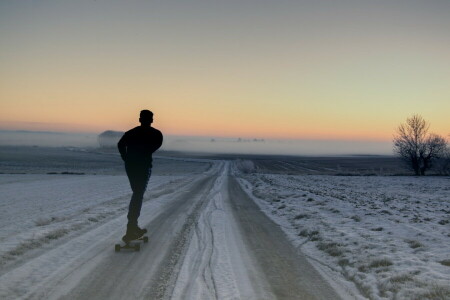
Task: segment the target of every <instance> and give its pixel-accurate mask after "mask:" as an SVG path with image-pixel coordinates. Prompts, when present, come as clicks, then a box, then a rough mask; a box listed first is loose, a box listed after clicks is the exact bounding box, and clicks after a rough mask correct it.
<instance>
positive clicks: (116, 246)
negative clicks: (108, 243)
mask: <svg viewBox="0 0 450 300" xmlns="http://www.w3.org/2000/svg"><path fill="white" fill-rule="evenodd" d="M114 250H115V251H116V252H120V245H119V244H116V245H115V246H114Z"/></svg>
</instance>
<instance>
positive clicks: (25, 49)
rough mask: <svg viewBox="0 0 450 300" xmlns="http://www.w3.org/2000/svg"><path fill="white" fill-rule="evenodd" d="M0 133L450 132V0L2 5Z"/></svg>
mask: <svg viewBox="0 0 450 300" xmlns="http://www.w3.org/2000/svg"><path fill="white" fill-rule="evenodd" d="M0 39H1V47H0V129H4V130H5V129H6V130H17V129H22V130H23V129H25V130H47V131H70V132H101V131H103V130H107V129H113V130H120V131H125V130H127V129H129V128H131V127H133V126H136V125H138V123H137V119H138V113H139V110H141V109H144V108H147V109H150V110H152V111H153V112H154V113H155V123H154V127H156V128H158V129H160V130H161V131H163V133H165V134H172V135H201V136H219V137H220V136H223V137H243V138H245V137H251V138H286V139H356V140H362V139H364V140H390V139H391V138H392V135H393V133H394V130H395V129H396V127H397V126H398V125H399V123H401V122H404V121H405V119H406V118H407V117H409V116H411V115H412V114H416V113H417V114H420V115H422V116H423V117H424V118H425V119H426V120H428V121H429V122H430V123H431V130H432V131H433V132H436V133H438V134H441V135H443V136H447V135H448V134H450V121H449V120H450V113H449V112H450V1H448V0H440V1H438V0H428V1H415V0H400V1H395V0H389V1H383V0H379V1H362V0H358V1H339V0H333V1H300V0H299V1H284V0H277V1H275V0H274V1H263V0H258V1H256V0H252V1H245V0H240V1H233V0H232V1H229V0H226V1H225V0H223V1H1V2H0Z"/></svg>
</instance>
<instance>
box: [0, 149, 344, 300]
mask: <svg viewBox="0 0 450 300" xmlns="http://www.w3.org/2000/svg"><path fill="white" fill-rule="evenodd" d="M30 149H31V150H33V149H32V148H29V149H25V150H24V149H18V152H17V153H14V151H10V150H11V149H7V151H6V152H7V153H8V157H9V159H8V160H2V161H1V164H2V165H4V166H8V167H9V168H10V169H9V170H12V172H11V173H13V174H0V195H1V200H0V207H1V209H0V222H1V224H0V228H1V230H0V240H1V244H0V245H1V246H0V265H1V268H0V298H1V299H258V300H259V299H340V298H344V299H346V298H348V297H347V296H348V295H351V294H348V293H347V291H346V290H345V289H344V290H339V289H336V287H335V286H334V285H330V283H329V282H327V281H326V280H324V278H323V277H322V276H321V275H320V274H319V273H318V272H317V271H316V270H315V268H314V267H312V265H311V264H310V263H309V262H308V260H307V259H306V258H305V257H304V256H303V255H302V254H301V253H299V252H297V250H296V249H295V248H294V247H293V246H292V244H291V243H290V242H289V240H288V239H287V238H286V236H285V235H284V234H283V233H282V231H281V229H280V228H279V227H278V226H276V225H275V224H274V223H273V222H272V221H271V220H270V219H269V218H268V217H267V216H265V215H264V214H263V213H262V212H261V211H260V210H259V209H258V207H257V206H256V204H255V203H254V202H253V201H252V200H251V199H250V198H249V197H248V196H247V195H246V193H245V192H244V191H243V190H242V188H241V186H240V185H239V183H238V182H237V181H236V179H235V176H233V175H232V173H231V172H230V170H231V163H230V161H224V160H206V159H188V158H173V157H172V158H157V159H156V160H155V174H154V175H153V176H152V178H151V180H150V184H149V187H148V191H147V193H146V195H145V198H144V201H145V202H144V204H143V208H142V213H141V217H140V219H139V221H140V225H141V226H143V227H146V228H148V229H149V233H148V237H149V242H148V244H144V245H142V248H141V251H140V252H132V251H121V252H120V253H116V252H114V244H116V243H119V242H120V237H121V236H122V235H123V234H124V231H125V224H126V211H127V204H128V201H129V198H130V189H129V186H128V182H127V178H126V177H125V176H124V175H123V171H122V173H120V171H117V173H116V175H110V173H112V174H114V172H112V171H111V170H109V169H108V166H109V165H114V161H117V155H116V156H114V155H110V154H105V156H102V154H101V153H96V152H93V151H92V150H88V151H81V150H80V149H59V150H57V149H53V150H52V151H49V152H46V151H45V150H44V149H37V150H38V151H36V153H33V152H30V151H29V150H30ZM21 151H22V152H21ZM20 153H22V155H20ZM24 153H26V155H25V154H24ZM65 155H66V156H65ZM36 156H37V157H39V159H40V160H41V161H38V160H36ZM3 157H5V156H3ZM64 157H66V159H64ZM95 157H98V158H99V160H98V161H97V160H96V159H95ZM84 160H87V161H89V162H90V168H89V167H88V165H87V164H85V165H83V164H81V163H79V162H83V161H84ZM118 163H120V161H118ZM30 164H31V165H32V166H34V167H36V168H33V167H30ZM156 165H158V167H156ZM18 169H19V170H20V172H15V170H18ZM39 172H40V173H39ZM5 173H6V172H5ZM17 173H21V174H17ZM75 174H77V175H75ZM94 174H97V175H94ZM119 174H122V175H119ZM349 297H350V296H349Z"/></svg>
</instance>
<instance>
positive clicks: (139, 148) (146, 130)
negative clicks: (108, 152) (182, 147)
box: [117, 126, 163, 168]
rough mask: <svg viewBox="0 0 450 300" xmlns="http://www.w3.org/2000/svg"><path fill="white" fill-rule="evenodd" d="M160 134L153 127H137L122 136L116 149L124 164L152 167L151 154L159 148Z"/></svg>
mask: <svg viewBox="0 0 450 300" xmlns="http://www.w3.org/2000/svg"><path fill="white" fill-rule="evenodd" d="M162 142H163V135H162V133H161V132H160V131H159V130H158V129H155V128H153V127H150V126H148V127H144V126H138V127H135V128H133V129H131V130H129V131H127V132H125V134H124V135H123V136H122V138H121V139H120V141H119V143H118V144H117V147H118V148H119V152H120V156H121V157H122V159H123V160H124V161H125V163H126V164H132V165H136V166H137V165H139V166H142V167H144V166H145V167H149V168H151V167H152V153H153V152H155V151H156V150H158V149H159V147H161V145H162Z"/></svg>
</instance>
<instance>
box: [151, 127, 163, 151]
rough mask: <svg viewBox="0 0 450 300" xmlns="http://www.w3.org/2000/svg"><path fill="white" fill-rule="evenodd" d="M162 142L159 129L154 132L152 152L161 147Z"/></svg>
mask: <svg viewBox="0 0 450 300" xmlns="http://www.w3.org/2000/svg"><path fill="white" fill-rule="evenodd" d="M162 143H163V135H162V133H161V131H159V130H158V131H157V132H156V134H155V139H154V142H153V145H152V153H153V152H155V151H156V150H158V149H159V148H160V147H161V145H162Z"/></svg>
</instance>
